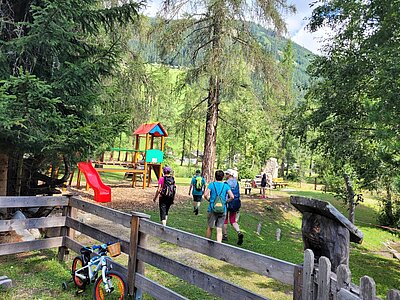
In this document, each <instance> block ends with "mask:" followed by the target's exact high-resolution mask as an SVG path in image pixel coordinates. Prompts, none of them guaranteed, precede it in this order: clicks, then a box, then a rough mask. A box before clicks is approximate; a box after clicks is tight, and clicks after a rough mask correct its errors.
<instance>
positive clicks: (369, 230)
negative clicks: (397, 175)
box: [0, 174, 400, 300]
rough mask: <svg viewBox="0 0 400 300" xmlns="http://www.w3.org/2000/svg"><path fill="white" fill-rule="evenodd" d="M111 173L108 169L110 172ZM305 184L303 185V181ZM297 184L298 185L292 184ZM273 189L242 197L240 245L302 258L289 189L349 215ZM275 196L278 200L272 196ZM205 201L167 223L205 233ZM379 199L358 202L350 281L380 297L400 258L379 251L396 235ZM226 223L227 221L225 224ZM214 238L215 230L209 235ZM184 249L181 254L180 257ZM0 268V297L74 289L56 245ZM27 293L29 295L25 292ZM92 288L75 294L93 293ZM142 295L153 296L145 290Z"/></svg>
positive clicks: (208, 265) (253, 283)
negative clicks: (8, 284)
mask: <svg viewBox="0 0 400 300" xmlns="http://www.w3.org/2000/svg"><path fill="white" fill-rule="evenodd" d="M110 175H111V174H110ZM176 181H177V184H178V185H185V186H187V185H188V184H189V181H190V178H176ZM303 188H304V186H303ZM296 189H298V188H296ZM273 194H274V195H281V196H285V195H286V196H287V198H286V200H284V201H282V200H279V205H278V204H277V203H276V202H275V200H272V202H266V201H263V200H258V199H254V198H252V199H244V200H243V209H242V213H241V217H240V222H239V224H240V226H241V229H242V231H243V232H244V234H245V240H244V244H243V246H242V247H243V248H245V249H248V250H251V251H255V252H258V253H262V254H265V255H268V256H272V257H275V258H278V259H282V260H286V261H289V262H292V263H301V262H302V261H303V242H302V238H301V214H299V213H298V212H296V211H295V210H293V209H292V208H291V205H290V204H289V197H288V196H289V195H290V194H291V195H294V194H296V195H302V196H307V197H313V198H317V199H321V200H325V201H329V202H331V203H332V204H333V205H334V206H335V207H336V208H337V209H338V210H339V211H341V212H342V213H343V214H344V215H347V211H346V208H345V207H344V206H343V205H342V204H341V203H340V202H339V201H338V200H337V199H335V198H334V197H333V196H332V195H330V194H326V193H322V192H319V191H310V190H306V189H303V190H299V191H293V192H284V191H274V192H273ZM276 201H278V200H276ZM206 210H207V202H202V204H201V206H200V213H199V215H197V216H195V215H194V214H193V213H192V202H191V199H189V198H188V200H187V202H185V203H184V204H183V205H174V206H172V208H171V211H170V214H169V220H168V225H169V226H171V227H174V228H178V229H181V230H184V231H188V232H191V233H194V234H197V235H200V236H205V232H206V227H207V212H206ZM146 213H148V214H150V215H151V220H154V221H157V222H159V214H158V211H157V210H152V211H146ZM376 214H377V201H376V200H375V199H373V198H372V197H367V198H366V200H365V202H364V203H362V204H360V205H359V206H357V208H356V219H357V222H356V225H357V226H358V227H359V229H361V231H362V232H363V233H364V241H363V243H362V244H361V245H358V244H353V243H352V244H351V253H350V269H351V272H352V279H353V282H354V283H355V284H357V285H359V278H360V277H362V276H364V275H368V276H371V277H372V278H374V280H375V282H376V284H377V293H378V296H379V297H382V298H383V297H384V295H385V294H386V293H387V291H388V290H389V289H392V288H398V287H399V286H400V263H399V261H397V260H394V259H392V258H388V257H385V256H383V255H381V253H379V252H380V251H382V250H383V249H384V245H383V243H384V242H387V241H391V240H393V241H396V242H399V241H400V239H399V238H397V237H396V236H393V235H392V234H390V233H389V232H387V231H385V230H382V229H381V228H379V227H376V226H373V225H371V224H376V221H375V217H376ZM259 222H261V223H262V230H261V234H260V235H257V233H256V230H257V225H258V224H259ZM229 226H230V225H229ZM277 228H279V229H281V231H282V237H281V241H279V242H277V241H276V239H275V232H276V229H277ZM212 238H213V239H214V240H215V232H214V235H213V237H212ZM236 240H237V239H236V234H235V232H234V230H233V229H232V227H231V226H230V227H229V241H228V243H229V244H231V245H234V246H236ZM160 251H161V253H165V254H166V255H167V256H168V254H171V255H176V258H177V259H179V260H181V261H182V262H183V263H186V264H188V265H191V266H193V267H195V268H199V269H201V270H204V271H205V272H209V273H212V274H214V275H216V276H218V277H221V278H224V279H226V280H228V281H230V282H233V283H237V284H239V285H240V286H243V287H245V288H247V289H250V290H252V291H254V292H256V293H258V294H261V295H264V296H266V297H269V298H271V299H278V300H280V299H282V300H283V299H291V297H292V296H291V295H290V291H291V290H292V288H291V287H290V286H286V285H284V284H281V283H279V282H277V281H275V280H272V279H268V278H266V277H264V276H260V275H257V274H254V273H252V272H249V271H246V270H243V269H241V268H238V267H233V266H231V265H230V264H227V263H224V262H222V261H219V260H215V259H213V258H209V257H205V256H203V255H201V254H198V253H193V254H190V255H186V256H185V253H186V252H185V251H184V250H181V249H180V248H179V247H177V246H175V245H172V244H169V243H165V242H162V243H161V245H160ZM182 255H183V258H182V257H181V256H182ZM0 263H1V266H2V274H1V275H3V274H4V275H7V276H9V277H10V278H13V280H14V281H15V283H16V287H15V288H13V289H11V290H10V291H7V292H0V298H1V299H5V300H9V299H10V300H11V299H26V298H29V297H30V298H34V299H54V298H57V299H71V296H72V295H73V294H74V291H75V289H74V288H72V286H71V288H70V290H68V291H66V292H64V291H62V290H61V283H62V282H63V281H65V280H66V279H67V278H69V276H70V275H69V268H70V261H69V262H66V263H63V264H60V263H58V261H57V260H56V252H55V251H35V252H31V253H29V254H21V255H10V256H5V257H1V258H0ZM146 276H148V277H149V278H151V279H153V280H155V281H157V282H159V283H161V284H163V285H165V286H167V287H169V288H171V289H173V290H174V291H176V292H178V293H180V294H182V295H184V296H186V297H188V298H189V299H199V300H200V299H206V300H208V299H216V298H215V297H214V296H211V295H209V294H208V293H206V292H204V291H203V290H201V289H198V288H196V287H194V286H192V285H190V284H187V283H185V282H184V281H182V280H180V279H179V278H177V277H175V276H172V275H170V274H168V273H165V272H163V271H160V270H158V269H156V268H154V267H151V266H147V267H146ZM28 296H29V297H28ZM91 297H92V296H91V289H89V290H87V291H86V292H85V293H84V294H83V295H81V296H80V298H79V299H91ZM144 299H152V298H151V297H149V296H147V295H145V297H144Z"/></svg>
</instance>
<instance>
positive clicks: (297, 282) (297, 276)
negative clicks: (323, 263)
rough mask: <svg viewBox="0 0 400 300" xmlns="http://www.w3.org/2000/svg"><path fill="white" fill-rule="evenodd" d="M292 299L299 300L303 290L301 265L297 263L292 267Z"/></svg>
mask: <svg viewBox="0 0 400 300" xmlns="http://www.w3.org/2000/svg"><path fill="white" fill-rule="evenodd" d="M293 276H294V285H293V300H301V297H302V295H301V294H302V291H303V267H302V266H300V265H298V266H296V268H295V269H294V274H293Z"/></svg>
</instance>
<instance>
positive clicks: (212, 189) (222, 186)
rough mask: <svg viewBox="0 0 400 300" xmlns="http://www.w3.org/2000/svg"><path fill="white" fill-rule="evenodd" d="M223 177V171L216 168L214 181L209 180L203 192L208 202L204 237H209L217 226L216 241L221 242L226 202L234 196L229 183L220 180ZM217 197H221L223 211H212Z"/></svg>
mask: <svg viewBox="0 0 400 300" xmlns="http://www.w3.org/2000/svg"><path fill="white" fill-rule="evenodd" d="M223 179H224V171H222V170H218V171H216V172H215V181H213V182H211V183H210V184H209V185H208V187H207V189H206V191H205V193H204V198H205V199H206V200H207V201H209V202H210V204H209V205H208V209H207V212H208V218H207V221H208V227H207V233H206V237H207V238H208V239H209V238H211V234H212V231H213V229H214V228H217V242H218V243H221V242H222V227H223V226H224V221H225V218H226V212H227V208H226V203H227V202H229V201H232V200H233V198H234V196H233V193H232V191H231V188H230V187H229V185H228V184H227V183H225V182H223V181H222V180H223ZM217 197H220V198H221V199H222V203H223V207H224V210H223V213H215V212H214V211H213V207H214V202H215V200H216V199H217Z"/></svg>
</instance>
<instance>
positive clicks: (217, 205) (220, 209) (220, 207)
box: [211, 183, 225, 215]
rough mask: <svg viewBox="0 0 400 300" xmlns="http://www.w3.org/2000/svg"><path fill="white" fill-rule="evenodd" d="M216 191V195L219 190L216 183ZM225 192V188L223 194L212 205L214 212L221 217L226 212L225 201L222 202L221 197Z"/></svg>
mask: <svg viewBox="0 0 400 300" xmlns="http://www.w3.org/2000/svg"><path fill="white" fill-rule="evenodd" d="M224 184H225V183H224ZM214 190H215V193H217V188H216V187H215V183H214ZM223 190H224V187H222V189H221V192H220V193H219V195H217V197H216V198H215V200H214V202H213V203H212V204H211V210H212V212H213V213H215V214H219V215H222V214H224V212H225V207H224V201H223V200H222V197H221V194H222V191H223Z"/></svg>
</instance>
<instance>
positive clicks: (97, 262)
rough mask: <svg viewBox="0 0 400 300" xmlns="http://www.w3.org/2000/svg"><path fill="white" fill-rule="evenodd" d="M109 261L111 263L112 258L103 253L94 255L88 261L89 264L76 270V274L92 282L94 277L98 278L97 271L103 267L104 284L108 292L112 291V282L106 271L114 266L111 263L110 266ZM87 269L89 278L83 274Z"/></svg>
mask: <svg viewBox="0 0 400 300" xmlns="http://www.w3.org/2000/svg"><path fill="white" fill-rule="evenodd" d="M92 252H93V251H92ZM108 262H109V263H111V258H109V257H108V256H106V255H101V256H98V255H96V256H94V257H93V258H91V259H90V260H89V262H88V264H87V265H86V266H84V267H82V268H80V269H78V270H75V274H74V276H77V277H79V278H80V279H82V280H86V279H89V281H90V282H93V281H94V279H95V278H96V275H97V273H98V272H99V271H100V269H101V277H102V279H103V283H104V286H105V288H106V291H107V292H111V291H112V290H113V286H111V283H110V282H108V281H107V277H106V272H107V270H108V269H109V268H112V266H111V265H110V267H109V266H108ZM85 269H87V270H88V276H89V278H87V276H86V275H84V274H82V271H83V270H85Z"/></svg>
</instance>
